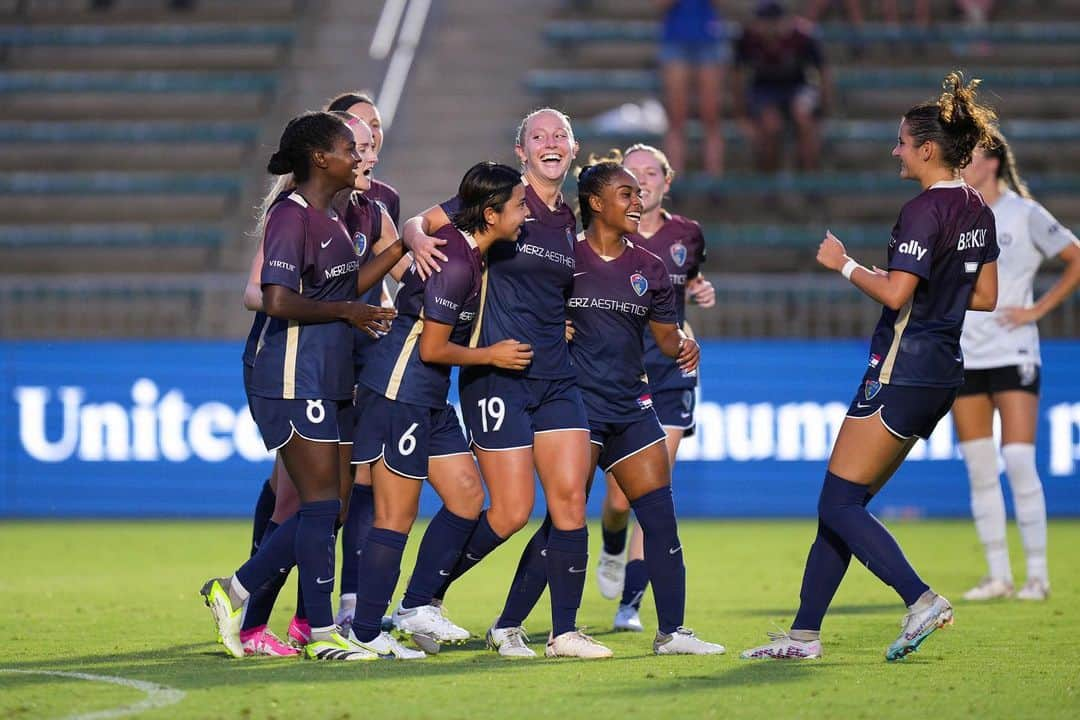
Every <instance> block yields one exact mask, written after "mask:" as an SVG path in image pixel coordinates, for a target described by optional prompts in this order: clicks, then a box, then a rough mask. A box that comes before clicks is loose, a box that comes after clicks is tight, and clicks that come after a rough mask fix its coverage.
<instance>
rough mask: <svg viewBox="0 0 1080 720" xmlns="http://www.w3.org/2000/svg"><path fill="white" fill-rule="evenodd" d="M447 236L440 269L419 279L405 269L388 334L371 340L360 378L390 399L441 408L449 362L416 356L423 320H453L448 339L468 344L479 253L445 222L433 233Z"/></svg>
mask: <svg viewBox="0 0 1080 720" xmlns="http://www.w3.org/2000/svg"><path fill="white" fill-rule="evenodd" d="M435 237H438V238H442V239H443V240H446V245H443V246H441V247H440V248H439V249H440V250H442V252H443V253H445V254H446V257H447V258H448V259H447V261H446V262H445V263H443V265H442V272H437V273H433V274H432V275H431V276H430V277H428V279H427V280H426V281H425V280H421V279H420V276H419V275H417V274H416V266H415V265H414V266H413V267H412V268H410V269H409V272H407V273H406V274H405V278H404V280H403V281H402V284H401V289H400V290H398V294H397V300H396V302H395V303H394V304H395V307H396V308H397V312H398V316H397V318H395V320H394V323H393V325H392V326H391V329H390V334H389V335H387V336H386V337H384V338H382V339H381V340H379V342H377V343H375V346H374V347H373V348H372V349H371V350H370V352H369V354H368V360H367V363H366V364H365V366H364V370H363V372H361V374H360V378H359V382H360V384H362V385H364V386H365V387H367V388H370V389H371V390H373V391H375V392H377V393H380V394H381V395H384V396H386V397H387V398H389V399H390V400H398V401H400V402H404V403H409V404H411V405H424V406H426V407H430V408H444V407H446V396H447V393H448V392H449V391H450V366H449V365H438V364H433V363H426V362H424V361H423V360H421V359H420V347H419V342H420V333H421V332H423V330H424V321H425V320H432V321H434V322H439V323H443V324H445V325H452V326H453V328H454V329H453V330H452V331H451V332H450V342H452V343H454V344H456V345H462V346H464V345H467V344H468V342H469V334H470V332H471V331H472V325H473V321H474V319H475V318H476V314H477V310H478V309H479V307H480V285H481V278H482V277H483V273H484V267H483V257H482V256H481V255H480V251H479V250H478V249H477V247H476V243H475V242H474V241H473V239H472V237H471V236H468V235H465V234H464V233H462V232H460V231H459V230H457V229H456V228H454V226H452V225H447V226H445V227H443V228H440V229H439V230H438V232H436V233H435Z"/></svg>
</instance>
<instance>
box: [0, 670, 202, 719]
mask: <svg viewBox="0 0 1080 720" xmlns="http://www.w3.org/2000/svg"><path fill="white" fill-rule="evenodd" d="M0 673H17V674H20V675H52V676H55V677H67V678H75V679H76V680H89V681H90V682H104V683H111V684H113V685H120V686H122V687H129V688H132V689H134V690H140V691H142V692H144V693H146V697H145V698H143V699H142V700H140V701H139V702H137V703H133V704H131V705H121V706H120V707H118V708H111V709H109V710H98V711H97V712H92V713H84V714H81V715H78V714H77V715H68V716H67V720H109V718H118V717H124V716H125V715H135V714H136V713H141V712H145V711H147V710H152V709H154V708H159V707H165V706H167V705H175V704H176V703H178V702H180V701H181V700H183V699H184V691H183V690H177V689H176V688H171V687H168V686H166V685H158V684H157V683H152V682H145V681H143V680H130V679H128V678H122V677H117V676H116V675H91V674H90V673H80V672H62V671H60V670H16V669H14V668H0Z"/></svg>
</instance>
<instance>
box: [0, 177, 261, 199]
mask: <svg viewBox="0 0 1080 720" xmlns="http://www.w3.org/2000/svg"><path fill="white" fill-rule="evenodd" d="M241 186H242V178H240V177H237V176H235V175H227V174H217V173H160V172H157V173H148V172H94V173H70V172H13V173H7V174H4V175H0V195H111V194H123V195H167V194H178V195H228V194H236V193H238V192H239V191H240V189H241Z"/></svg>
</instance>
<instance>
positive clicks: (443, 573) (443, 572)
mask: <svg viewBox="0 0 1080 720" xmlns="http://www.w3.org/2000/svg"><path fill="white" fill-rule="evenodd" d="M439 574H440V575H442V576H443V577H450V573H448V572H446V571H445V570H440V571H439Z"/></svg>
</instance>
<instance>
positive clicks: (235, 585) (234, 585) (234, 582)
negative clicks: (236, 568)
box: [229, 575, 251, 602]
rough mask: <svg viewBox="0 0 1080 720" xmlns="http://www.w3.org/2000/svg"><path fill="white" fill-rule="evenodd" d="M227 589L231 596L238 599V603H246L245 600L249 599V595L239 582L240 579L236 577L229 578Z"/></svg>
mask: <svg viewBox="0 0 1080 720" xmlns="http://www.w3.org/2000/svg"><path fill="white" fill-rule="evenodd" d="M229 589H230V590H231V591H232V593H233V595H235V596H236V597H238V598H240V602H247V599H248V598H249V597H251V593H250V592H249V591H248V589H247V588H246V587H244V585H243V583H241V582H240V578H238V577H236V575H233V576H232V577H231V578H229Z"/></svg>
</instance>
